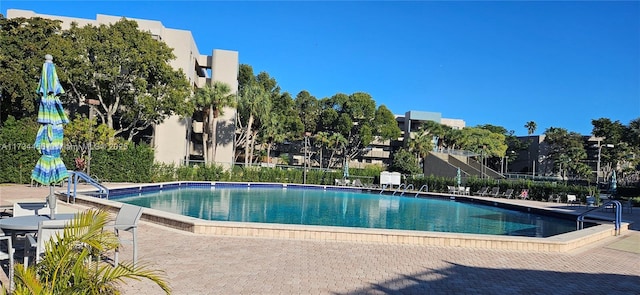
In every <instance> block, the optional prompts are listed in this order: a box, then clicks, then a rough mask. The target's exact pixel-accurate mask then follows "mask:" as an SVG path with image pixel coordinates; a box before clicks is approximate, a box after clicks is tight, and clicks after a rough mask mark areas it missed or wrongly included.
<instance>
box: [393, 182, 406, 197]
mask: <svg viewBox="0 0 640 295" xmlns="http://www.w3.org/2000/svg"><path fill="white" fill-rule="evenodd" d="M405 186H406V185H405V184H404V183H401V184H400V185H399V186H398V188H397V189H396V190H395V191H393V194H391V195H392V196H395V195H396V193H397V192H398V191H400V189H401V188H403V187H405Z"/></svg>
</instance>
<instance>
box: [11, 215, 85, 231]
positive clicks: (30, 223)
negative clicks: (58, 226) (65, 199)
mask: <svg viewBox="0 0 640 295" xmlns="http://www.w3.org/2000/svg"><path fill="white" fill-rule="evenodd" d="M73 216H75V214H56V217H55V218H56V219H62V220H68V219H73ZM50 219H51V217H50V216H49V215H26V216H18V217H10V218H3V219H0V229H2V230H3V231H10V232H22V233H25V232H37V231H38V224H39V223H40V221H43V220H50Z"/></svg>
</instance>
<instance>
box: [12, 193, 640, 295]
mask: <svg viewBox="0 0 640 295" xmlns="http://www.w3.org/2000/svg"><path fill="white" fill-rule="evenodd" d="M123 185H126V184H108V187H110V188H113V187H118V186H123ZM58 190H59V188H58ZM47 194H48V188H42V187H29V186H27V185H0V204H2V205H9V204H12V203H13V202H16V201H21V200H33V201H41V200H44V197H45V196H46V195H47ZM487 199H491V198H487ZM500 201H501V202H508V203H511V204H520V205H526V206H528V207H531V208H547V207H549V208H551V209H553V210H563V211H568V212H569V211H580V210H582V211H584V210H585V209H584V208H585V207H584V206H582V207H577V206H575V207H567V206H564V204H557V203H545V202H536V201H527V200H524V201H523V200H504V199H501V200H500ZM58 204H59V212H74V211H77V210H83V209H86V208H87V206H88V205H86V204H80V202H78V203H77V204H66V203H64V202H59V203H58ZM145 212H147V210H146V209H145ZM145 214H147V213H145ZM609 214H610V213H609ZM147 218H149V217H147ZM147 220H149V219H143V220H142V222H141V224H140V228H141V230H140V231H139V234H138V237H139V241H138V247H139V259H140V260H141V261H144V262H147V263H149V264H150V266H152V267H153V268H157V269H161V270H164V271H165V272H166V275H167V279H168V281H169V282H170V284H171V286H172V288H173V291H174V294H521V293H525V294H544V293H548V294H584V293H590V294H640V232H639V231H638V230H640V208H634V211H633V213H623V221H625V222H629V223H630V224H631V225H630V229H629V230H627V231H623V234H622V235H621V236H611V235H608V236H605V237H602V238H599V239H598V240H597V241H594V242H590V243H587V244H585V245H582V246H578V247H573V248H572V249H571V250H565V251H544V249H543V250H540V249H528V248H522V249H518V248H516V249H504V248H500V247H496V248H494V247H486V245H485V247H478V246H473V245H437V244H436V245H430V244H427V245H423V244H419V243H408V244H403V243H401V242H398V241H389V240H387V241H369V240H349V239H345V240H341V239H322V238H319V239H318V238H315V239H311V238H305V237H304V236H302V237H296V236H295V235H294V236H289V237H279V236H272V237H266V236H262V237H251V236H241V235H232V236H228V235H220V234H203V233H194V232H189V231H186V230H179V229H175V228H169V227H167V226H161V225H158V224H156V223H154V222H149V221H147ZM606 226H611V225H606ZM128 251H130V249H127V248H125V249H124V251H123V252H124V253H123V254H122V257H123V258H124V259H126V258H127V257H130V252H128ZM0 276H2V275H0ZM2 281H3V282H5V281H6V278H5V277H4V276H2ZM123 291H124V294H136V295H138V294H159V288H157V287H155V286H153V285H152V284H150V283H148V282H145V281H142V282H138V281H129V285H126V286H124V287H123Z"/></svg>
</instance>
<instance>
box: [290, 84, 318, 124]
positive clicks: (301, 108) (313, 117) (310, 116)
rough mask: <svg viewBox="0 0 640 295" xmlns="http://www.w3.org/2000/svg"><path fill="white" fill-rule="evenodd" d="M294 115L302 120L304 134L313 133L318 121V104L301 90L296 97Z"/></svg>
mask: <svg viewBox="0 0 640 295" xmlns="http://www.w3.org/2000/svg"><path fill="white" fill-rule="evenodd" d="M295 109H296V115H297V116H298V117H299V118H301V119H302V124H303V125H304V131H305V132H311V133H315V132H316V128H317V127H318V122H319V119H320V104H319V101H318V100H317V99H316V98H315V97H313V96H312V95H311V94H310V93H309V92H307V91H305V90H303V91H300V92H299V93H298V95H296V99H295Z"/></svg>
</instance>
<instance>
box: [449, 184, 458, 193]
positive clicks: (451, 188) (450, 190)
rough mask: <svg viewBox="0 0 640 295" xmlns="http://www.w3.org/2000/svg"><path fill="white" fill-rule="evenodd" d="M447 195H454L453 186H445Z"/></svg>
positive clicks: (454, 189)
mask: <svg viewBox="0 0 640 295" xmlns="http://www.w3.org/2000/svg"><path fill="white" fill-rule="evenodd" d="M447 193H448V194H455V193H456V188H455V187H454V186H450V185H447Z"/></svg>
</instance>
